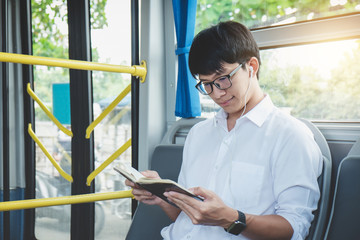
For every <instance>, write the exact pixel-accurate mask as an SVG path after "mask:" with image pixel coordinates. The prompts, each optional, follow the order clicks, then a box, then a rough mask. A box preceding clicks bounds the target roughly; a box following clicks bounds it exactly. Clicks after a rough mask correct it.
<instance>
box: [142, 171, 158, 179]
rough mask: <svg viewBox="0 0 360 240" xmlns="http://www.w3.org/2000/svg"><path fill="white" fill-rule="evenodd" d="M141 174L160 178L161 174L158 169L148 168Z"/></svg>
mask: <svg viewBox="0 0 360 240" xmlns="http://www.w3.org/2000/svg"><path fill="white" fill-rule="evenodd" d="M141 174H142V175H144V176H145V177H147V178H155V179H160V176H159V174H158V173H157V172H156V171H151V170H146V171H143V172H141Z"/></svg>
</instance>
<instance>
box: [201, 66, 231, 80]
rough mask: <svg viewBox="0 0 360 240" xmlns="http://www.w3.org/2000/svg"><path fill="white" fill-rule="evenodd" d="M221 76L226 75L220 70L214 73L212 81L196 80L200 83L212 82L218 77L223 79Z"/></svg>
mask: <svg viewBox="0 0 360 240" xmlns="http://www.w3.org/2000/svg"><path fill="white" fill-rule="evenodd" d="M223 76H226V74H225V73H224V70H223V69H221V70H217V71H216V72H215V76H214V79H212V80H207V79H201V78H198V79H199V81H201V82H212V81H214V80H215V79H218V78H219V77H223Z"/></svg>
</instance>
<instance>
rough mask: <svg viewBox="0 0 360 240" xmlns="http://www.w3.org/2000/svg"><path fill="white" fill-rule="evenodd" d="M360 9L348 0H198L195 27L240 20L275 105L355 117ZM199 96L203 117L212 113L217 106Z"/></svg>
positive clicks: (320, 116) (334, 117)
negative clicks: (253, 41) (255, 46)
mask: <svg viewBox="0 0 360 240" xmlns="http://www.w3.org/2000/svg"><path fill="white" fill-rule="evenodd" d="M359 11H360V4H359V3H358V2H352V1H337V0H334V1H328V2H316V3H313V2H290V1H285V2H284V1H282V2H280V1H275V2H270V1H262V2H261V3H259V2H256V3H249V2H242V1H222V2H218V1H205V0H204V1H198V6H197V17H196V32H199V31H200V30H201V29H204V28H206V27H208V26H209V25H212V24H216V23H217V22H218V21H227V20H234V21H239V22H241V23H244V24H245V25H246V26H247V27H249V28H250V29H252V32H253V35H254V38H255V39H256V41H257V42H258V45H259V48H260V50H261V51H260V54H261V60H262V66H261V68H260V78H259V81H260V85H261V86H262V87H263V90H264V92H265V93H268V94H269V95H270V96H271V98H272V100H273V102H274V104H275V105H277V106H279V107H280V108H281V109H283V110H284V111H286V112H288V113H290V114H292V115H294V116H295V117H302V118H307V119H312V120H320V121H340V122H342V121H359V119H360V111H358V110H357V109H359V104H358V103H359V102H360V101H359V97H358V96H359V94H358V93H359V87H358V86H359V81H360V79H359V77H358V76H359V67H357V65H358V64H357V62H358V61H359V60H360V40H359V39H358V35H357V34H356V32H357V30H356V29H358V27H357V25H356V24H352V23H355V22H356V21H357V20H356V19H358V18H359ZM324 17H326V18H324ZM320 18H322V20H321V21H319V20H318V19H320ZM308 20H309V21H308ZM310 20H311V21H310ZM349 23H351V24H349ZM280 25H282V26H280ZM285 31H286V32H287V33H290V34H289V35H287V34H284V33H285ZM340 39H341V40H340ZM200 99H201V100H200V101H201V105H202V111H203V113H202V117H209V116H211V115H213V112H215V111H216V106H215V107H214V105H213V104H212V103H211V101H210V100H209V98H204V97H202V96H200ZM210 107H211V110H210ZM209 112H210V113H212V114H209Z"/></svg>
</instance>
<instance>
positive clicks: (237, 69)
mask: <svg viewBox="0 0 360 240" xmlns="http://www.w3.org/2000/svg"><path fill="white" fill-rule="evenodd" d="M242 66H243V63H241V64H240V65H239V66H237V67H236V68H235V69H234V70H233V71H232V72H231V73H229V74H227V75H224V76H220V77H218V78H216V79H215V80H213V81H209V82H206V83H207V84H210V87H211V91H210V92H209V93H207V92H204V91H203V90H201V89H200V85H201V84H202V83H203V82H204V81H201V80H200V79H199V82H198V83H197V84H196V85H195V88H196V89H197V90H198V91H199V92H200V93H201V94H202V95H210V94H211V93H213V91H214V88H213V85H214V86H215V87H216V88H217V89H220V90H225V89H228V88H231V86H232V81H231V77H232V76H234V75H235V74H236V73H237V72H238V71H239V70H240V68H241V67H242ZM224 77H225V78H227V79H228V80H229V82H230V86H229V87H226V88H220V87H219V86H217V85H216V84H215V81H217V80H219V79H221V78H224Z"/></svg>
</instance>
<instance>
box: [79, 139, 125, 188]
mask: <svg viewBox="0 0 360 240" xmlns="http://www.w3.org/2000/svg"><path fill="white" fill-rule="evenodd" d="M130 146H131V139H129V140H128V141H127V142H126V143H125V144H124V145H122V146H121V147H120V148H119V149H118V150H116V152H114V153H113V154H112V155H111V156H110V157H109V158H108V159H106V160H105V161H104V162H103V163H102V164H101V165H100V166H99V167H98V168H96V169H95V170H94V171H93V172H92V173H90V175H89V176H88V177H87V181H86V184H87V185H88V186H90V185H91V182H92V180H94V178H95V177H96V175H98V174H99V173H100V172H101V171H102V170H104V169H105V168H106V167H107V166H108V165H109V164H110V163H112V162H113V161H114V160H115V159H116V158H117V157H118V156H120V155H121V154H122V153H123V152H125V151H126V149H128V148H129V147H130Z"/></svg>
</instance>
